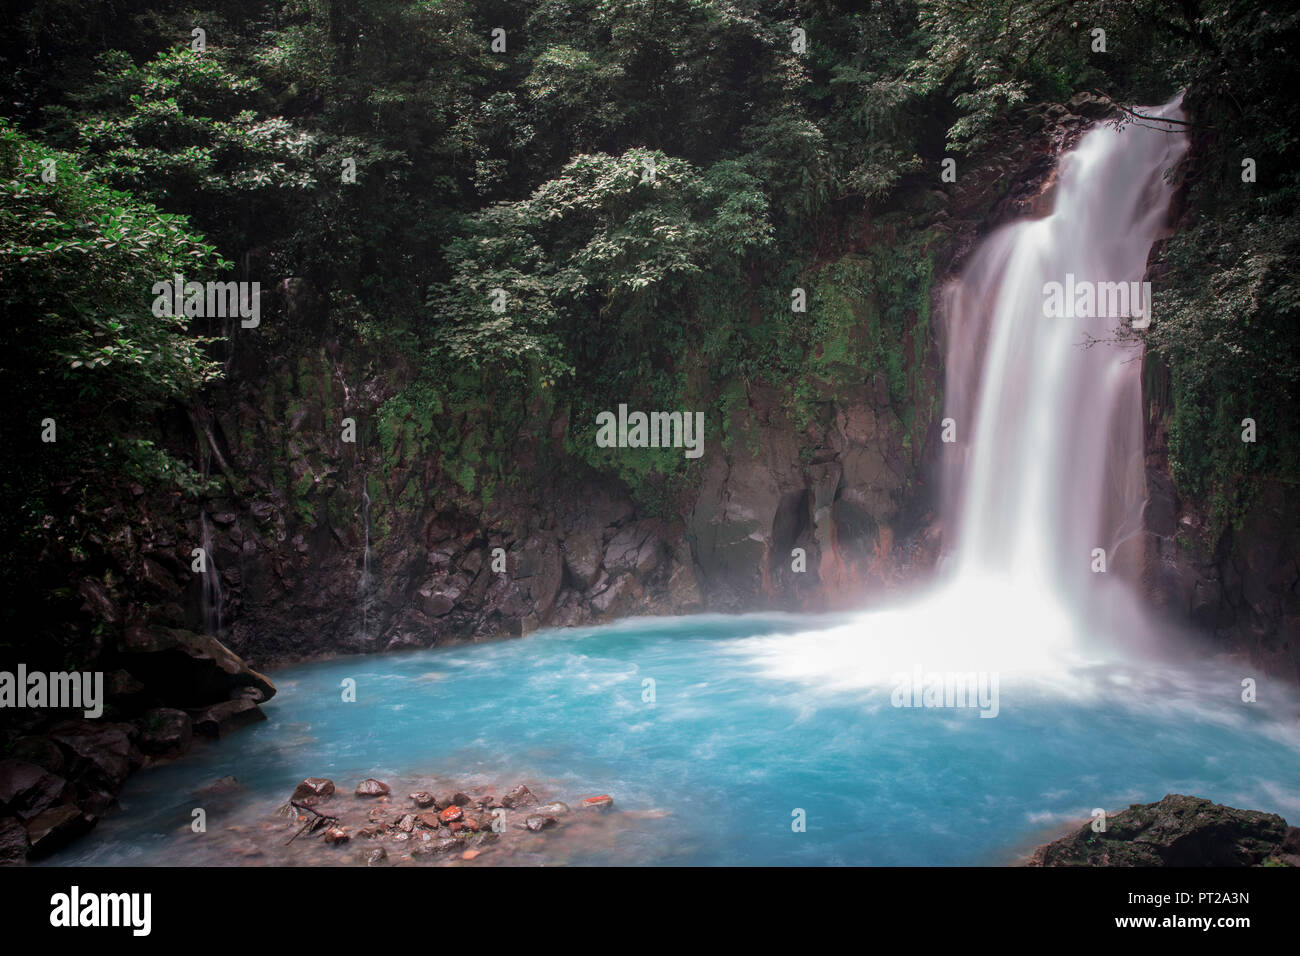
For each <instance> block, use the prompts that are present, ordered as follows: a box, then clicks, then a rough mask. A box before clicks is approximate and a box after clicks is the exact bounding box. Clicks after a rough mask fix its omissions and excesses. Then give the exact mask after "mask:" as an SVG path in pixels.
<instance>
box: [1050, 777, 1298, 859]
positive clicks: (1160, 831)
mask: <svg viewBox="0 0 1300 956" xmlns="http://www.w3.org/2000/svg"><path fill="white" fill-rule="evenodd" d="M1286 839H1287V825H1286V821H1285V820H1283V819H1282V818H1281V817H1279V816H1278V815H1277V814H1274V813H1261V812H1259V811H1257V810H1237V809H1234V808H1233V807H1225V806H1220V805H1219V804H1216V803H1211V802H1210V801H1209V800H1203V799H1200V798H1199V797H1187V796H1182V795H1181V794H1169V795H1168V796H1166V797H1165V798H1164V799H1163V800H1161V801H1160V802H1158V803H1146V804H1136V803H1135V804H1133V805H1132V806H1130V807H1129V808H1128V809H1127V810H1122V811H1120V812H1119V813H1116V814H1114V815H1113V816H1111V817H1109V818H1108V819H1107V821H1106V831H1105V832H1104V833H1094V832H1093V830H1092V826H1091V824H1088V825H1085V826H1083V827H1081V828H1080V829H1079V830H1078V831H1077V832H1076V833H1073V834H1071V835H1070V836H1067V837H1062V838H1061V839H1059V840H1055V841H1053V842H1052V843H1046V844H1044V845H1043V846H1040V847H1039V848H1038V849H1037V850H1035V851H1034V854H1033V857H1032V858H1031V859H1030V863H1029V865H1030V866H1216V867H1217V866H1260V865H1261V864H1263V863H1264V862H1265V861H1267V860H1270V859H1272V858H1277V857H1280V856H1281V855H1282V854H1283V852H1284V850H1283V845H1284V843H1285V841H1286Z"/></svg>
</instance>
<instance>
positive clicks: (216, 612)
mask: <svg viewBox="0 0 1300 956" xmlns="http://www.w3.org/2000/svg"><path fill="white" fill-rule="evenodd" d="M200 514H201V515H202V518H201V519H200V523H201V525H202V529H203V530H202V534H201V540H200V544H201V545H202V547H203V555H204V558H203V560H204V561H205V565H204V566H205V568H206V570H205V571H204V573H203V595H202V598H201V613H202V617H203V630H204V632H205V633H208V634H216V635H220V634H221V628H222V625H223V623H224V622H223V620H222V615H221V609H222V604H223V602H224V600H225V596H224V595H223V594H222V591H221V571H220V570H219V569H218V568H217V563H216V549H215V548H214V547H213V536H212V519H211V518H209V517H208V513H207V512H206V511H203V512H200Z"/></svg>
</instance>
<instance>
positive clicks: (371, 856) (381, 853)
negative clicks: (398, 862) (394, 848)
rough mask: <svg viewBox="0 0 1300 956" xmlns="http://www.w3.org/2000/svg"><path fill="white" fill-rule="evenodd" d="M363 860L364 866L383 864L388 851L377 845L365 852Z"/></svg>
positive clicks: (386, 860)
mask: <svg viewBox="0 0 1300 956" xmlns="http://www.w3.org/2000/svg"><path fill="white" fill-rule="evenodd" d="M365 860H366V866H383V864H385V863H387V862H388V851H387V850H385V849H384V848H383V847H382V846H377V847H375V848H374V849H373V850H371V851H370V852H369V853H367V854H366V857H365Z"/></svg>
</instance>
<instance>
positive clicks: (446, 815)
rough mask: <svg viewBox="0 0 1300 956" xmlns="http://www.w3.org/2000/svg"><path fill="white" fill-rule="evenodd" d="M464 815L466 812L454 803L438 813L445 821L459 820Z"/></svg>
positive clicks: (439, 817)
mask: <svg viewBox="0 0 1300 956" xmlns="http://www.w3.org/2000/svg"><path fill="white" fill-rule="evenodd" d="M464 816H465V812H464V811H463V810H461V808H460V807H458V806H456V805H455V804H454V803H453V804H452V805H451V806H449V807H448V808H447V809H446V810H443V811H442V812H441V813H440V814H438V819H439V820H441V821H442V822H443V823H455V822H456V821H457V820H459V819H461V818H462V817H464Z"/></svg>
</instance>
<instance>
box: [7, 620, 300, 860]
mask: <svg viewBox="0 0 1300 956" xmlns="http://www.w3.org/2000/svg"><path fill="white" fill-rule="evenodd" d="M97 653H99V654H100V660H99V662H98V663H97V665H96V666H99V667H102V668H103V669H104V670H105V671H107V673H106V674H105V681H104V690H105V696H106V698H107V699H106V701H105V702H104V713H103V716H102V717H100V718H95V719H90V718H82V717H76V718H73V719H68V718H67V713H66V712H62V713H58V712H43V711H39V710H25V711H24V712H23V713H22V714H19V715H13V714H6V715H4V716H6V717H7V718H9V719H11V720H13V721H14V724H13V725H10V726H0V752H7V753H8V754H9V759H6V760H3V761H0V837H2V839H0V858H3V859H9V860H11V861H14V860H18V859H22V858H25V857H26V856H27V855H33V856H35V855H40V854H43V853H47V852H49V851H51V850H54V849H57V848H58V847H60V846H62V845H63V844H64V843H65V842H66V841H67V840H69V839H72V838H74V837H76V836H78V835H80V834H81V833H84V832H85V831H86V830H88V829H90V828H91V827H92V826H94V824H95V823H96V822H97V821H98V820H99V818H100V817H101V816H102V815H103V814H104V813H105V811H107V810H108V809H109V808H111V807H112V806H113V805H114V803H115V802H116V800H117V794H118V793H119V791H120V790H121V789H122V785H123V784H124V783H125V782H126V779H127V776H128V775H129V774H130V773H131V772H132V771H134V770H137V769H139V768H140V767H142V766H145V765H147V764H150V763H154V762H157V761H160V760H169V759H174V758H176V757H179V756H181V755H182V754H184V753H185V752H186V751H187V750H189V749H190V747H191V745H192V742H193V739H194V736H195V735H196V734H198V735H207V736H211V737H218V736H222V735H224V734H227V733H230V732H232V731H234V730H237V729H238V728H240V727H242V726H245V725H247V724H248V723H251V722H253V721H258V720H265V719H266V716H265V714H263V713H262V711H261V710H260V709H259V707H258V702H259V701H263V700H269V699H270V698H271V697H272V696H274V694H275V686H274V685H273V684H272V683H271V682H270V681H269V680H267V679H266V678H265V677H263V676H262V675H260V674H258V673H257V672H256V671H253V670H252V669H250V668H249V667H248V666H247V665H246V664H245V663H244V662H243V661H242V660H240V658H239V657H238V656H236V655H235V654H233V653H231V651H230V650H229V649H227V648H226V647H225V646H224V645H222V644H221V642H220V641H218V640H216V639H215V638H213V637H211V636H205V635H199V634H194V633H192V632H189V631H185V630H181V629H178V628H166V627H145V626H133V627H130V628H127V629H126V630H125V631H124V632H123V634H122V637H121V640H120V641H119V642H118V643H117V644H116V645H113V646H107V647H99V648H98V649H97ZM128 668H129V669H128ZM88 669H89V668H88Z"/></svg>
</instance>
